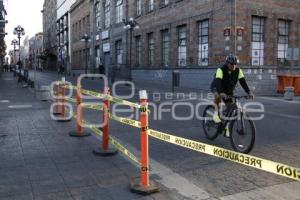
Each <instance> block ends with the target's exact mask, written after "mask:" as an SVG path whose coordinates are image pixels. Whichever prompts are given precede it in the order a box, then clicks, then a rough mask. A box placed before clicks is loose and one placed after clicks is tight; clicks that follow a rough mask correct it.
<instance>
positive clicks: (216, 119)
mask: <svg viewBox="0 0 300 200" xmlns="http://www.w3.org/2000/svg"><path fill="white" fill-rule="evenodd" d="M213 120H214V122H215V123H216V124H220V123H221V122H222V121H221V118H220V116H219V114H218V113H216V114H214V116H213Z"/></svg>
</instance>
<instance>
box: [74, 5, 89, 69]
mask: <svg viewBox="0 0 300 200" xmlns="http://www.w3.org/2000/svg"><path fill="white" fill-rule="evenodd" d="M90 9H91V4H90V2H89V0H77V1H76V2H75V3H74V4H73V5H72V6H71V9H70V16H71V18H70V23H71V53H72V58H73V59H72V71H74V70H83V69H85V59H86V53H88V56H89V55H90V42H89V43H88V46H87V47H88V48H87V49H86V48H85V42H84V41H82V37H83V36H84V35H85V34H87V35H88V36H90V35H91V31H90V24H91V23H90V22H91V18H90ZM86 51H87V52H86ZM88 60H89V58H88ZM88 69H89V70H90V67H88Z"/></svg>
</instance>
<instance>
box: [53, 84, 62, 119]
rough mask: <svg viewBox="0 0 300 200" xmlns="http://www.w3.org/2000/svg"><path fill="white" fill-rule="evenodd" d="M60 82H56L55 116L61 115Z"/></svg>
mask: <svg viewBox="0 0 300 200" xmlns="http://www.w3.org/2000/svg"><path fill="white" fill-rule="evenodd" d="M59 95H60V94H59V82H58V81H56V82H55V104H56V105H55V108H54V111H53V115H61V111H59V106H58V104H59V100H58V99H59Z"/></svg>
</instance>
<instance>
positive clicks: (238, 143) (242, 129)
mask: <svg viewBox="0 0 300 200" xmlns="http://www.w3.org/2000/svg"><path fill="white" fill-rule="evenodd" d="M227 99H231V100H232V104H231V105H229V106H228V107H227V108H226V110H225V111H223V112H222V111H220V112H222V113H223V115H222V116H221V117H220V118H221V123H220V124H216V123H215V122H214V120H213V115H214V113H215V106H213V105H209V106H207V107H206V108H205V109H204V112H203V119H204V120H203V123H202V125H203V130H204V133H205V136H206V138H207V139H209V140H214V139H216V138H217V137H218V135H219V134H222V133H224V132H225V131H226V128H227V129H229V138H230V142H231V146H232V147H233V149H234V150H235V151H237V152H240V153H249V152H250V151H251V150H252V148H253V146H254V143H255V134H256V129H255V125H254V122H253V121H252V120H251V119H250V118H249V117H248V116H247V114H246V113H245V112H244V110H243V108H242V106H241V103H240V100H241V99H249V96H230V97H227ZM224 134H225V133H224ZM244 142H245V143H246V144H244Z"/></svg>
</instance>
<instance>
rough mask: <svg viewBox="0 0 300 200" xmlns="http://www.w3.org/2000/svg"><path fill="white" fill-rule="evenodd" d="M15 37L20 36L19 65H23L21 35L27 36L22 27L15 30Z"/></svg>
mask: <svg viewBox="0 0 300 200" xmlns="http://www.w3.org/2000/svg"><path fill="white" fill-rule="evenodd" d="M14 35H17V36H18V39H19V63H21V35H25V30H24V28H23V27H21V26H20V25H19V26H17V27H16V28H15V29H14Z"/></svg>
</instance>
